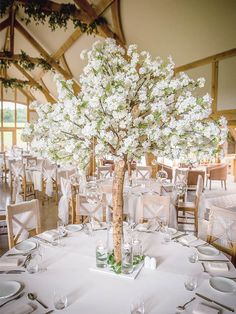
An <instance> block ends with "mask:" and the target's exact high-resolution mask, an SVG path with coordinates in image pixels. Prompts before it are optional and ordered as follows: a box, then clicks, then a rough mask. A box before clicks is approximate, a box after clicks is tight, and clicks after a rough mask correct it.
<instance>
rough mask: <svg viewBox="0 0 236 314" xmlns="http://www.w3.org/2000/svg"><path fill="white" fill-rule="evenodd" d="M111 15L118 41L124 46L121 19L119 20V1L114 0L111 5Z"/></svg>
mask: <svg viewBox="0 0 236 314" xmlns="http://www.w3.org/2000/svg"><path fill="white" fill-rule="evenodd" d="M111 14H112V21H113V24H114V29H115V32H116V34H117V35H118V37H119V38H120V40H121V41H122V43H123V44H125V36H124V32H123V29H122V25H121V18H120V0H115V1H114V2H113V3H112V5H111Z"/></svg>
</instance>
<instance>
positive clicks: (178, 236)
mask: <svg viewBox="0 0 236 314" xmlns="http://www.w3.org/2000/svg"><path fill="white" fill-rule="evenodd" d="M183 236H186V234H185V233H183V234H179V235H177V236H173V237H172V240H174V239H179V238H182V237H183Z"/></svg>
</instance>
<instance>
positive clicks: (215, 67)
mask: <svg viewBox="0 0 236 314" xmlns="http://www.w3.org/2000/svg"><path fill="white" fill-rule="evenodd" d="M218 69H219V61H214V62H212V79H211V97H212V98H213V100H212V113H213V114H214V113H216V112H217V96H218Z"/></svg>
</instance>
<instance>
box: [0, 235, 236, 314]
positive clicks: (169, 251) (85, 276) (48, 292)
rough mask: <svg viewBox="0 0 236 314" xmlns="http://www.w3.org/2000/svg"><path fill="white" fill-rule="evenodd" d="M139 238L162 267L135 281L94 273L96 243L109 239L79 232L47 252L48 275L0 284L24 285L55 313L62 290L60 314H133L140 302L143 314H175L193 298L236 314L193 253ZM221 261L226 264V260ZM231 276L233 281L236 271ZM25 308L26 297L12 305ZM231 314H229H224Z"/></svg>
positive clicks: (235, 302)
mask: <svg viewBox="0 0 236 314" xmlns="http://www.w3.org/2000/svg"><path fill="white" fill-rule="evenodd" d="M139 235H140V238H141V239H142V242H143V248H144V253H145V254H146V255H149V256H155V257H156V259H157V264H158V267H157V269H156V270H149V269H145V268H143V269H142V270H141V272H140V274H139V275H138V277H137V278H136V279H135V280H131V279H127V278H121V277H119V276H114V275H107V274H103V273H97V272H94V271H91V270H89V268H90V267H93V266H95V243H96V241H98V239H105V238H106V231H97V232H95V235H94V237H89V236H87V235H85V234H84V232H83V231H80V232H77V233H72V234H70V235H69V236H68V237H66V238H63V245H64V247H50V246H46V245H45V246H44V247H45V252H44V258H43V267H47V270H46V271H45V272H42V273H37V274H28V273H24V274H21V275H5V274H4V275H2V274H1V275H0V276H1V281H3V280H17V281H19V282H21V283H22V284H24V285H25V289H24V290H25V291H26V292H35V293H37V295H38V298H39V299H41V300H42V301H43V302H44V303H45V304H47V305H48V306H49V309H53V308H54V306H53V293H54V289H56V290H57V289H60V288H63V291H64V294H65V295H67V297H68V307H67V308H66V309H64V310H62V311H61V313H72V314H73V313H74V314H77V313H81V314H95V313H96V314H121V313H122V314H130V304H131V302H132V301H134V300H137V298H138V297H141V298H143V300H144V302H145V313H147V314H157V313H158V314H174V313H176V312H177V311H176V306H177V305H182V304H184V303H185V302H187V301H188V300H190V299H191V298H192V297H193V296H194V295H195V292H199V293H201V294H203V295H205V296H208V297H209V298H212V299H214V300H216V301H218V302H221V303H224V304H226V305H228V306H231V307H233V308H235V307H236V298H235V295H234V294H222V293H220V292H217V291H215V290H213V289H212V288H211V287H210V285H209V275H208V274H206V273H203V269H202V266H201V263H200V262H198V263H195V264H191V263H190V262H189V261H188V256H189V255H190V254H191V253H192V252H193V251H194V250H195V249H194V248H188V247H183V246H181V245H180V244H178V243H175V242H171V243H170V244H168V245H166V244H162V234H161V233H157V232H156V233H153V234H148V233H139ZM12 251H14V249H13V250H12ZM218 258H223V259H225V257H223V256H222V255H220V256H218V257H217V259H218ZM231 268H233V266H232V265H231ZM1 269H2V267H1ZM1 269H0V270H1ZM4 269H5V268H4ZM188 275H194V276H197V278H198V288H197V290H196V291H193V292H190V291H187V290H186V289H185V287H184V282H185V280H186V277H187V276H188ZM224 275H226V274H224ZM227 275H228V276H230V275H231V276H232V277H235V270H234V269H233V270H232V271H231V272H229V273H227ZM25 302H27V300H26V297H23V298H22V299H20V300H18V301H16V302H14V303H13V302H12V307H17V306H20V305H21V304H25ZM199 302H202V300H201V299H199V298H197V299H196V300H195V301H194V302H193V303H192V304H191V306H189V307H188V309H187V310H186V311H185V314H187V313H188V314H190V313H192V310H193V308H194V307H196V305H197V304H198V303H199ZM35 304H36V302H35ZM37 306H38V309H37V310H36V311H35V314H38V313H45V312H46V311H45V310H44V309H43V308H42V307H41V306H40V305H38V304H37ZM1 310H2V312H1V311H0V313H4V308H2V309H1ZM228 313H230V312H228V311H226V310H223V311H222V314H228Z"/></svg>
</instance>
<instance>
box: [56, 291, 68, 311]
mask: <svg viewBox="0 0 236 314" xmlns="http://www.w3.org/2000/svg"><path fill="white" fill-rule="evenodd" d="M67 303H68V300H67V296H66V295H65V293H64V292H63V291H61V290H60V289H58V290H54V295H53V304H54V307H55V309H56V310H63V309H64V308H66V307H67Z"/></svg>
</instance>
